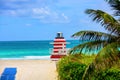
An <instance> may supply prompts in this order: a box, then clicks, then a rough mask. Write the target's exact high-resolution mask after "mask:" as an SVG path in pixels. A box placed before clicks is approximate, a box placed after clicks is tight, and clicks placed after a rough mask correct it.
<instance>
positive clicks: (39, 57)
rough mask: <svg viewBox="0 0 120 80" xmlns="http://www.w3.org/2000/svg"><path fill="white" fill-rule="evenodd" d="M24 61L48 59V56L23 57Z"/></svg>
mask: <svg viewBox="0 0 120 80" xmlns="http://www.w3.org/2000/svg"><path fill="white" fill-rule="evenodd" d="M24 58H25V59H43V60H44V59H50V56H25V57H24Z"/></svg>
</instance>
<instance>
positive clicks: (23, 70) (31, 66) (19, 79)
mask: <svg viewBox="0 0 120 80" xmlns="http://www.w3.org/2000/svg"><path fill="white" fill-rule="evenodd" d="M6 67H16V68H17V74H16V80H57V71H56V63H55V62H54V61H51V60H0V74H1V73H2V72H3V70H4V68H6Z"/></svg>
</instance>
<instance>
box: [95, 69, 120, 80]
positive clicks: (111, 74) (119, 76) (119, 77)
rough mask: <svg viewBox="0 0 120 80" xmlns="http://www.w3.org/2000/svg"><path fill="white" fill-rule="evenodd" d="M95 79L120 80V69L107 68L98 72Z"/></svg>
mask: <svg viewBox="0 0 120 80" xmlns="http://www.w3.org/2000/svg"><path fill="white" fill-rule="evenodd" d="M93 79H94V80H120V71H119V70H115V69H107V70H104V71H100V72H98V73H97V74H96V75H95V76H94V78H93Z"/></svg>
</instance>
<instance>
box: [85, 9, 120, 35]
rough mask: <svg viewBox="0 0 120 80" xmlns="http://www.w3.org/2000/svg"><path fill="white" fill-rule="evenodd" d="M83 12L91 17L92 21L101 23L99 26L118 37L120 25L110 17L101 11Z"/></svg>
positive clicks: (89, 10)
mask: <svg viewBox="0 0 120 80" xmlns="http://www.w3.org/2000/svg"><path fill="white" fill-rule="evenodd" d="M85 12H86V14H89V15H90V16H92V18H93V21H96V22H98V23H101V25H102V26H103V27H104V28H105V29H106V30H108V31H109V32H110V33H111V34H112V33H113V34H117V35H120V23H119V22H118V21H117V20H116V19H115V18H113V17H112V16H111V15H109V14H107V13H105V12H103V11H101V10H93V9H87V10H86V11H85Z"/></svg>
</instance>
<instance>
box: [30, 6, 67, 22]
mask: <svg viewBox="0 0 120 80" xmlns="http://www.w3.org/2000/svg"><path fill="white" fill-rule="evenodd" d="M32 16H33V18H36V19H39V20H40V22H43V23H68V17H67V16H66V15H65V14H64V13H59V12H56V11H52V10H51V9H49V8H48V7H42V8H33V9H32Z"/></svg>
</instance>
